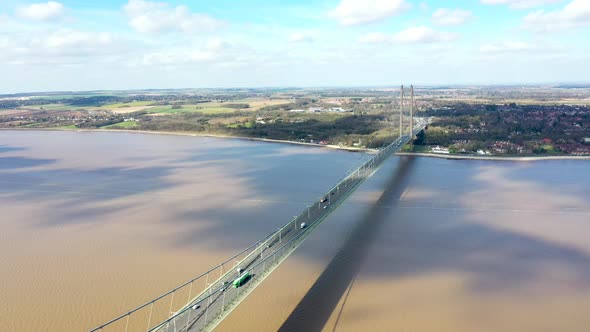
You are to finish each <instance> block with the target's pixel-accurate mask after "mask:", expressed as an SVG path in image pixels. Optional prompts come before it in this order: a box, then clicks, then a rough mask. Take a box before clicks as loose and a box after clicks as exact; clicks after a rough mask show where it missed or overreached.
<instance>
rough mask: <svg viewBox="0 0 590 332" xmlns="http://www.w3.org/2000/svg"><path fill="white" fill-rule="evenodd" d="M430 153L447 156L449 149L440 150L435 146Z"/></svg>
mask: <svg viewBox="0 0 590 332" xmlns="http://www.w3.org/2000/svg"><path fill="white" fill-rule="evenodd" d="M432 153H442V154H449V153H451V152H450V151H449V149H446V148H441V147H440V146H436V147H434V148H432Z"/></svg>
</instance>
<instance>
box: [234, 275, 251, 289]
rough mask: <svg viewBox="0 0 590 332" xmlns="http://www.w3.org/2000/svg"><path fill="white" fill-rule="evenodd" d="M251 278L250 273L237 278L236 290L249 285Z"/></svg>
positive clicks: (235, 282) (235, 281)
mask: <svg viewBox="0 0 590 332" xmlns="http://www.w3.org/2000/svg"><path fill="white" fill-rule="evenodd" d="M250 277H251V275H250V273H249V272H245V273H244V274H242V275H241V276H239V277H237V278H236V279H235V280H234V282H233V285H234V288H238V287H240V286H242V285H243V284H245V283H247V282H248V280H250Z"/></svg>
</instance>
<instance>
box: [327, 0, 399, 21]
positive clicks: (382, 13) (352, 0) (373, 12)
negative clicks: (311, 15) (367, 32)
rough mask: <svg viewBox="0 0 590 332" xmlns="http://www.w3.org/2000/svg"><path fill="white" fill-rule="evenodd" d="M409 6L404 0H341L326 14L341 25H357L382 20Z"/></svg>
mask: <svg viewBox="0 0 590 332" xmlns="http://www.w3.org/2000/svg"><path fill="white" fill-rule="evenodd" d="M409 8H410V5H409V4H408V3H407V2H406V1H405V0H364V1H359V0H342V1H340V3H339V4H338V6H337V7H336V8H335V9H333V10H332V11H330V12H329V13H328V15H329V16H330V17H333V18H335V19H336V20H338V22H340V24H342V25H358V24H366V23H373V22H378V21H382V20H384V19H386V18H388V17H391V16H394V15H398V14H400V13H402V12H404V11H406V10H407V9H409Z"/></svg>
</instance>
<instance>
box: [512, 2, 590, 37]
mask: <svg viewBox="0 0 590 332" xmlns="http://www.w3.org/2000/svg"><path fill="white" fill-rule="evenodd" d="M523 21H524V26H525V27H527V28H529V29H531V30H535V31H539V32H552V31H558V30H566V29H571V28H576V27H580V26H585V25H590V1H588V0H573V1H571V2H570V3H569V4H568V5H567V6H565V7H564V8H563V9H560V10H555V11H550V12H546V11H544V10H539V11H536V12H533V13H530V14H528V15H527V16H525V17H524V19H523Z"/></svg>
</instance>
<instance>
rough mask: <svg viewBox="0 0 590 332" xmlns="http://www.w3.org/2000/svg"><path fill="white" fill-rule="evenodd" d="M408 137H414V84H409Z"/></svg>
mask: <svg viewBox="0 0 590 332" xmlns="http://www.w3.org/2000/svg"><path fill="white" fill-rule="evenodd" d="M410 102H411V105H410V139H411V140H413V139H414V85H410Z"/></svg>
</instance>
